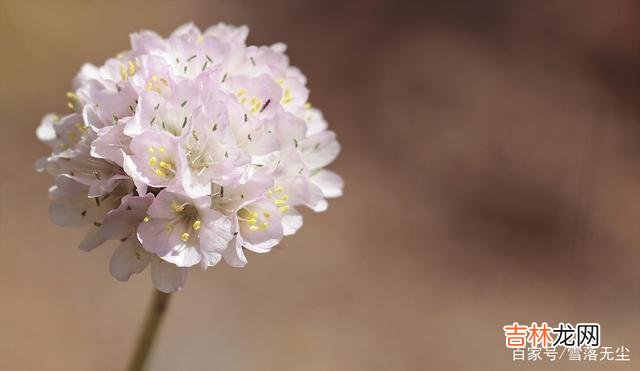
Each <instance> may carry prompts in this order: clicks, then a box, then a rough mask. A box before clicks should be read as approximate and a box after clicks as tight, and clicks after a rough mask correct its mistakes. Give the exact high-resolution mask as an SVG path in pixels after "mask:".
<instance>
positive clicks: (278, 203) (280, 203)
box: [275, 199, 287, 206]
mask: <svg viewBox="0 0 640 371" xmlns="http://www.w3.org/2000/svg"><path fill="white" fill-rule="evenodd" d="M286 203H287V202H286V201H284V200H281V199H277V200H276V201H275V204H276V206H282V205H284V204H286Z"/></svg>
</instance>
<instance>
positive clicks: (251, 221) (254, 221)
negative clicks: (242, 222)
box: [247, 218, 257, 224]
mask: <svg viewBox="0 0 640 371" xmlns="http://www.w3.org/2000/svg"><path fill="white" fill-rule="evenodd" d="M256 222H257V220H256V219H254V218H251V219H247V223H249V224H256Z"/></svg>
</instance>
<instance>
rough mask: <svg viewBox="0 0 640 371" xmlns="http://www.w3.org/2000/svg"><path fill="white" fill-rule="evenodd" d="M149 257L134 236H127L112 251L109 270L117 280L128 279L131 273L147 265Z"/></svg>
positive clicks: (137, 271)
mask: <svg viewBox="0 0 640 371" xmlns="http://www.w3.org/2000/svg"><path fill="white" fill-rule="evenodd" d="M151 257H152V255H151V254H150V253H148V252H146V251H144V250H143V249H142V246H141V245H140V242H138V240H137V239H136V238H135V237H132V238H128V239H126V240H125V241H124V242H123V243H121V244H120V246H118V247H117V248H116V249H115V250H114V251H113V255H111V260H110V261H109V271H110V272H111V275H112V276H113V277H114V278H115V279H117V280H118V281H128V280H129V277H131V275H132V274H134V273H140V272H142V271H143V270H144V269H145V268H146V267H147V264H149V261H150V260H151Z"/></svg>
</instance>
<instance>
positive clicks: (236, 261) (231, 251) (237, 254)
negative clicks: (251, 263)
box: [222, 238, 247, 268]
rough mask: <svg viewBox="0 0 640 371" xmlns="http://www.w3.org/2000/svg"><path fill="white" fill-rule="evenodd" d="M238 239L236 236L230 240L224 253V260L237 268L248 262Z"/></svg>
mask: <svg viewBox="0 0 640 371" xmlns="http://www.w3.org/2000/svg"><path fill="white" fill-rule="evenodd" d="M236 241H237V240H236V239H235V238H234V239H233V240H231V241H229V245H228V246H227V248H226V250H224V252H223V253H222V257H223V258H224V261H225V262H226V263H227V264H228V265H230V266H232V267H235V268H242V267H244V266H245V265H246V264H247V258H246V257H245V256H244V252H243V251H242V246H240V245H238V243H237V242H236Z"/></svg>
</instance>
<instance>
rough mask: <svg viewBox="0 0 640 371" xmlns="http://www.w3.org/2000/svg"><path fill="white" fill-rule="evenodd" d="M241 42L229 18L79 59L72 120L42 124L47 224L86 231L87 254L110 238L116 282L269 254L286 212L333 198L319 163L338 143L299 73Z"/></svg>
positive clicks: (143, 35)
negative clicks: (88, 60)
mask: <svg viewBox="0 0 640 371" xmlns="http://www.w3.org/2000/svg"><path fill="white" fill-rule="evenodd" d="M247 35H248V28H247V27H246V26H242V27H234V26H230V25H226V24H218V25H216V26H213V27H210V28H208V29H207V30H205V31H204V32H202V31H200V30H199V29H198V28H197V27H195V26H194V25H193V24H186V25H183V26H181V27H179V28H178V29H177V30H176V31H174V32H173V33H172V34H171V35H170V36H169V37H168V38H162V37H161V36H159V35H157V34H156V33H154V32H151V31H141V32H138V33H135V34H133V35H131V50H128V51H125V52H122V53H120V54H118V55H117V56H116V57H114V58H110V59H108V60H107V61H106V62H105V63H104V65H102V66H94V65H91V64H85V65H84V66H83V67H82V68H81V69H80V72H79V73H78V75H77V76H76V77H75V79H74V80H73V85H72V86H73V91H71V92H69V93H68V94H67V97H68V99H69V103H68V109H69V111H70V112H69V113H68V114H65V115H55V114H48V115H46V116H45V117H44V118H43V120H42V123H41V124H40V126H39V127H38V129H37V132H36V134H37V136H38V138H39V139H40V140H41V141H43V142H44V143H45V144H46V145H48V146H49V147H50V148H51V151H52V152H51V154H50V155H49V156H48V157H45V158H42V159H40V160H39V161H38V162H37V164H36V168H37V169H38V170H39V171H46V172H48V173H50V174H51V175H53V176H55V185H54V186H53V187H51V189H50V196H51V200H52V201H51V206H50V214H51V218H52V220H53V221H54V223H56V224H58V225H60V226H69V227H76V226H82V225H88V226H89V231H88V233H87V236H86V237H85V239H84V240H83V241H82V242H81V244H80V247H81V248H82V249H83V250H86V251H88V250H91V249H93V248H95V247H97V246H99V245H101V244H102V243H103V242H105V241H106V240H109V239H113V240H118V241H119V245H118V246H117V247H116V249H115V250H114V252H113V255H112V258H111V261H110V265H109V267H110V271H111V274H112V275H113V276H114V277H115V278H116V279H118V280H120V281H126V280H128V279H129V278H130V276H131V275H132V274H136V273H140V272H142V271H143V270H144V269H145V267H146V266H148V265H149V266H150V267H151V278H152V282H153V284H154V286H155V287H156V288H158V289H159V290H161V291H165V292H170V291H178V290H181V289H182V287H183V286H184V284H185V282H186V274H187V270H188V268H190V267H194V266H199V267H200V268H201V269H203V270H204V269H207V268H208V267H211V266H213V265H216V264H217V263H218V262H219V261H220V260H223V259H224V260H225V262H227V263H228V264H229V265H231V266H235V267H242V266H244V265H245V264H246V263H247V259H246V256H245V251H246V250H249V251H253V252H258V253H265V252H268V251H270V250H271V249H272V248H273V247H274V246H276V245H277V244H278V243H279V242H280V241H281V240H282V239H283V238H284V236H287V235H291V234H293V233H295V232H296V231H297V230H298V229H299V228H300V227H301V226H302V216H301V215H300V213H299V212H298V211H297V210H296V208H298V207H300V206H306V207H308V208H310V209H312V210H314V211H323V210H325V209H326V208H327V205H328V203H327V200H326V198H331V197H338V196H340V195H342V186H343V182H342V179H341V178H340V177H339V176H338V175H337V174H335V173H333V172H331V171H329V170H326V169H325V167H326V166H327V165H329V164H330V163H331V162H332V161H333V160H334V159H335V158H336V157H337V155H338V153H339V151H340V145H339V144H338V142H337V141H336V138H335V134H334V133H333V132H331V131H328V130H327V123H326V122H325V121H324V118H323V116H322V113H321V112H320V111H319V110H317V109H316V108H313V107H312V106H311V104H310V103H309V102H308V97H309V91H308V89H307V88H306V78H305V77H304V75H303V74H302V73H301V72H300V70H298V69H297V68H295V67H292V66H290V65H289V59H288V57H287V56H286V54H285V50H286V47H285V46H284V44H281V43H278V44H274V45H272V46H269V47H267V46H261V47H256V46H247V45H246V43H245V40H246V37H247Z"/></svg>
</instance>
